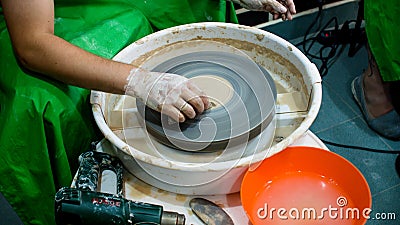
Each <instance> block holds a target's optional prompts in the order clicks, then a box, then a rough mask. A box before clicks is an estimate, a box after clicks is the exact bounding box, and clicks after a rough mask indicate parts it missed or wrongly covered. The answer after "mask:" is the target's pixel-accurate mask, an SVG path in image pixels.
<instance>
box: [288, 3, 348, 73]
mask: <svg viewBox="0 0 400 225" xmlns="http://www.w3.org/2000/svg"><path fill="white" fill-rule="evenodd" d="M318 3H319V4H318V14H317V16H316V17H315V19H314V21H313V22H312V23H311V24H310V26H309V27H308V28H307V30H306V33H305V35H304V38H303V41H301V42H300V43H297V44H295V46H296V47H300V46H301V47H302V48H303V52H304V54H305V55H306V56H308V57H309V58H311V59H315V60H320V61H321V66H320V67H319V69H318V70H319V72H320V75H321V77H324V76H325V75H327V74H328V69H329V67H330V66H331V65H332V63H330V60H332V59H333V58H334V57H335V56H337V57H338V55H337V54H336V53H337V48H338V46H339V45H340V44H339V41H338V40H336V37H333V39H334V40H333V42H332V43H330V44H322V47H321V48H320V49H319V51H318V52H317V54H312V53H311V52H310V51H311V48H312V47H313V46H314V45H315V44H316V43H319V40H318V37H320V36H321V35H323V32H324V31H325V30H326V29H327V28H329V26H330V25H332V23H333V25H334V30H333V31H334V32H335V33H338V31H339V25H338V20H337V18H336V17H333V18H331V19H330V20H329V21H328V22H327V23H326V24H325V25H324V26H323V27H322V28H321V29H320V28H319V27H318V28H317V30H319V31H318V32H317V35H314V36H311V37H309V35H310V32H311V30H312V28H313V27H314V26H315V25H316V24H317V23H318V21H319V19H320V17H321V16H322V6H323V1H318ZM308 43H309V45H308V46H307V44H308ZM326 52H328V54H326ZM340 52H341V51H340Z"/></svg>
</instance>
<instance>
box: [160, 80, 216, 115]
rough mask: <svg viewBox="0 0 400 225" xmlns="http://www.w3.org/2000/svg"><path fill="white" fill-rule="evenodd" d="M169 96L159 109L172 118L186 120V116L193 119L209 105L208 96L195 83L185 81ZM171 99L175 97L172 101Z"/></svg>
mask: <svg viewBox="0 0 400 225" xmlns="http://www.w3.org/2000/svg"><path fill="white" fill-rule="evenodd" d="M176 94H177V95H176ZM175 95H176V97H177V98H176V97H172V98H167V99H168V101H166V102H164V104H162V105H160V106H159V111H160V112H161V113H163V114H165V115H168V116H169V117H171V119H173V120H175V121H179V122H184V121H185V118H186V117H187V118H190V119H193V118H194V117H195V116H196V114H197V113H199V114H200V113H203V112H204V110H206V109H207V108H208V107H209V101H208V98H207V97H206V96H205V94H204V93H203V92H202V91H201V90H200V89H199V88H198V87H197V86H196V85H194V84H192V83H190V82H184V83H182V84H181V85H180V86H178V87H177V88H175V89H174V90H173V91H171V92H170V93H169V96H168V97H170V96H175ZM171 99H174V100H173V101H171Z"/></svg>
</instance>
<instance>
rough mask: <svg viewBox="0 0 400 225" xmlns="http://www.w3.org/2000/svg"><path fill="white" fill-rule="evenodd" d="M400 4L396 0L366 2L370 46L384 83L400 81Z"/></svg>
mask: <svg viewBox="0 0 400 225" xmlns="http://www.w3.org/2000/svg"><path fill="white" fill-rule="evenodd" d="M399 13H400V4H399V2H398V1H396V0H386V1H376V0H365V1H364V14H365V29H366V32H367V37H368V42H369V46H370V48H371V51H372V53H373V55H374V57H375V60H376V62H377V64H378V67H379V71H380V73H381V76H382V79H383V80H384V81H399V80H400V45H399V40H400V29H399V26H400V17H399Z"/></svg>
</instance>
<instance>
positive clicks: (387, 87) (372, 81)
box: [352, 47, 400, 140]
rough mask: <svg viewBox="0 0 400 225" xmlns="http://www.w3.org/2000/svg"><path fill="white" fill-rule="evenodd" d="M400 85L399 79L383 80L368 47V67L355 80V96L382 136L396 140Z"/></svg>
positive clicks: (399, 125)
mask: <svg viewBox="0 0 400 225" xmlns="http://www.w3.org/2000/svg"><path fill="white" fill-rule="evenodd" d="M367 48H368V47H367ZM398 86H399V82H397V81H383V79H382V76H381V73H380V71H379V67H378V65H377V63H376V61H375V58H374V56H373V55H372V53H371V51H370V50H369V48H368V68H367V69H366V70H365V71H364V73H363V74H362V75H361V76H359V77H356V78H355V79H354V80H353V82H352V92H353V96H354V98H355V100H356V101H357V103H358V105H359V106H360V109H361V111H362V113H363V115H364V118H365V120H366V122H367V124H368V125H369V126H370V127H371V128H372V129H373V130H374V131H376V132H377V133H378V134H380V135H381V136H383V137H386V138H389V139H394V140H398V139H400V114H399V113H398V110H395V108H398V101H399V97H397V96H398V94H396V92H398V90H399V89H398ZM395 106H396V107H395Z"/></svg>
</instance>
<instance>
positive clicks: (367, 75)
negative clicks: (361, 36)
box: [362, 47, 393, 118]
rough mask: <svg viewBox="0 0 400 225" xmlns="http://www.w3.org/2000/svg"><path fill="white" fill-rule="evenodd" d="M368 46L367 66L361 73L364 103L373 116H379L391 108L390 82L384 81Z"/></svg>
mask: <svg viewBox="0 0 400 225" xmlns="http://www.w3.org/2000/svg"><path fill="white" fill-rule="evenodd" d="M367 48H368V68H367V69H366V71H365V72H364V74H363V75H362V81H363V82H362V84H363V87H364V88H363V89H364V96H365V103H366V106H367V109H368V112H369V113H370V114H371V116H372V117H373V118H377V117H380V116H382V115H384V114H386V113H388V112H390V111H392V110H393V104H392V98H391V95H390V93H389V90H390V82H384V81H383V80H382V77H381V74H380V72H379V69H378V65H377V64H376V61H375V58H374V56H373V55H372V53H371V51H370V50H369V47H367Z"/></svg>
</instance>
